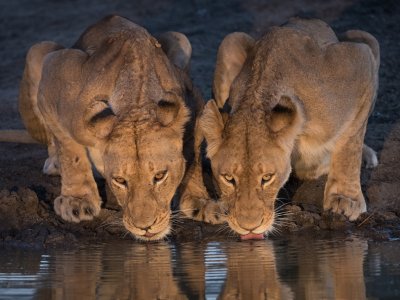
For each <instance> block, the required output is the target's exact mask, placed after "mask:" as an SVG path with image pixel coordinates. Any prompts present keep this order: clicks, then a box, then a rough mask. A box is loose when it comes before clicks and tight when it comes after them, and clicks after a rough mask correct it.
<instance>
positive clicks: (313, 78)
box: [188, 18, 380, 238]
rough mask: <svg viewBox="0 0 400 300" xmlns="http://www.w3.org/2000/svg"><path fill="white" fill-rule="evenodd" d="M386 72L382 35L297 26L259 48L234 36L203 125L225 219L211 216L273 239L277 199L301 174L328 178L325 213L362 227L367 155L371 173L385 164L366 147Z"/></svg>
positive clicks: (220, 58) (244, 233) (272, 33)
mask: <svg viewBox="0 0 400 300" xmlns="http://www.w3.org/2000/svg"><path fill="white" fill-rule="evenodd" d="M379 63H380V59H379V44H378V42H377V41H376V39H375V38H374V37H373V36H372V35H370V34H369V33H367V32H364V31H360V30H349V31H347V32H345V33H344V34H343V35H342V36H341V37H340V38H338V37H337V36H336V35H335V33H334V32H333V30H332V29H331V28H330V27H329V26H328V25H327V24H326V23H324V22H323V21H320V20H316V19H311V20H305V19H300V18H293V19H291V20H290V21H289V22H288V23H287V24H284V25H282V26H280V27H272V28H271V29H270V30H269V32H268V33H266V34H265V35H264V36H263V37H262V38H260V39H259V40H258V41H255V40H254V39H253V38H252V37H250V36H249V35H247V34H245V33H240V32H236V33H232V34H229V35H228V36H226V37H225V39H224V40H223V41H222V43H221V45H220V47H219V50H218V54H217V63H216V69H215V76H214V84H213V93H214V97H215V100H210V101H208V102H207V104H206V105H205V107H204V110H203V113H202V115H201V116H200V119H199V127H200V130H201V131H202V134H203V135H204V137H205V140H206V142H207V150H206V152H207V156H208V158H209V159H210V162H211V169H212V174H213V179H214V182H215V185H216V188H217V190H218V192H219V201H218V202H217V203H218V205H219V207H220V212H218V210H215V209H213V210H209V213H210V214H214V215H215V216H216V215H219V216H220V218H219V219H220V220H219V221H220V222H224V221H227V222H228V224H229V226H230V228H231V229H232V230H233V231H234V232H236V233H237V234H239V235H240V236H241V237H243V238H262V236H263V235H264V234H265V233H268V232H269V231H271V230H272V229H273V226H274V219H275V216H276V213H275V210H274V203H275V199H276V197H277V193H278V191H279V190H280V189H281V188H282V186H283V185H284V184H285V182H286V181H287V180H288V178H289V175H290V174H291V172H292V170H293V173H294V174H295V175H296V176H297V177H298V178H300V179H315V178H318V177H320V176H321V175H324V174H327V182H326V185H325V191H324V200H323V208H324V210H325V211H332V212H334V213H339V214H344V215H345V216H346V217H348V218H349V220H350V221H353V220H356V219H357V218H358V217H359V216H360V214H361V213H363V212H365V211H366V203H365V199H364V196H363V194H362V191H361V185H360V169H361V160H362V153H363V152H364V154H365V160H366V161H367V165H368V167H373V166H375V165H376V164H377V158H376V153H375V152H374V151H373V150H372V149H371V148H369V147H368V146H366V145H364V144H363V140H364V135H365V130H366V126H367V120H368V117H369V115H370V113H371V111H372V109H373V107H374V104H375V99H376V95H377V89H378V69H379ZM363 149H364V151H363ZM213 207H214V208H215V205H213ZM193 209H194V210H193V211H195V210H196V208H193ZM193 211H192V212H188V214H190V213H193ZM210 218H213V217H210ZM213 220H214V222H218V220H215V218H214V219H213Z"/></svg>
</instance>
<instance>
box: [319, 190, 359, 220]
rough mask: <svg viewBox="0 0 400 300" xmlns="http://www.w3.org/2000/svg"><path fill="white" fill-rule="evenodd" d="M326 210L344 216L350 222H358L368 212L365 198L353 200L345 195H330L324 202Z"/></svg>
mask: <svg viewBox="0 0 400 300" xmlns="http://www.w3.org/2000/svg"><path fill="white" fill-rule="evenodd" d="M324 210H330V211H332V212H334V213H337V214H343V215H345V216H346V217H348V218H349V220H350V221H354V220H356V219H357V218H358V217H359V216H360V214H362V213H363V212H366V211H367V207H366V204H365V200H364V198H361V199H352V198H349V197H346V196H344V195H339V194H334V195H329V196H328V197H327V199H325V200H324Z"/></svg>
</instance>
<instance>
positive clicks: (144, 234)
mask: <svg viewBox="0 0 400 300" xmlns="http://www.w3.org/2000/svg"><path fill="white" fill-rule="evenodd" d="M123 221H124V226H125V228H126V229H127V230H128V231H129V232H130V233H131V234H132V235H133V236H134V237H135V238H136V239H138V240H142V241H156V240H161V239H163V238H165V236H166V235H168V234H169V233H170V230H171V225H170V222H169V215H168V214H167V215H166V216H165V217H163V218H161V220H160V222H157V223H156V224H153V225H152V226H151V228H148V229H144V230H143V229H141V228H138V227H136V226H135V225H134V224H133V223H132V222H130V221H128V219H127V218H124V220H123Z"/></svg>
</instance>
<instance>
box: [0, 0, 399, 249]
mask: <svg viewBox="0 0 400 300" xmlns="http://www.w3.org/2000/svg"><path fill="white" fill-rule="evenodd" d="M111 13H116V14H120V15H122V16H125V17H128V18H130V19H131V20H133V21H134V22H136V23H138V24H140V25H142V26H143V27H145V28H147V29H148V30H149V31H150V32H151V33H154V34H156V33H160V32H163V31H168V30H175V31H180V32H183V33H185V34H186V35H187V36H188V38H189V39H190V41H191V43H192V47H193V58H192V67H191V73H192V78H193V81H194V83H195V84H196V85H197V86H199V87H200V88H201V90H202V91H203V94H204V96H205V99H208V98H209V97H210V94H211V84H212V75H213V71H214V63H215V56H216V51H217V48H218V45H219V43H220V41H221V40H222V39H223V37H224V36H225V35H226V34H228V33H230V32H233V31H244V32H247V33H250V34H251V35H253V36H254V37H259V36H261V35H262V33H263V32H265V31H266V30H267V29H268V28H269V27H270V26H272V25H279V24H281V23H283V22H285V21H286V20H287V19H288V18H289V17H291V16H296V15H299V16H307V17H317V18H321V19H323V20H325V21H327V22H328V23H329V24H331V25H332V26H333V28H334V29H335V30H336V32H341V31H345V30H348V29H353V28H357V29H362V30H365V31H368V32H370V33H372V34H373V35H374V36H375V37H376V38H377V39H378V41H379V42H380V46H381V69H380V90H379V96H378V100H377V103H376V107H375V110H374V112H373V114H372V116H371V117H370V119H369V123H368V131H367V135H366V143H367V144H368V145H370V146H371V147H372V148H374V149H375V150H376V151H378V154H379V158H380V164H379V166H378V167H377V168H376V169H374V170H372V171H367V170H365V169H363V171H362V184H363V189H364V192H365V195H366V198H367V201H368V207H369V211H368V213H365V214H364V215H363V216H362V217H361V218H360V220H358V221H357V222H354V223H350V222H348V221H346V220H345V218H342V217H339V216H332V215H329V214H324V213H321V202H322V191H323V180H319V181H316V182H298V181H296V180H291V182H290V183H289V184H288V186H287V187H286V188H285V189H284V190H283V192H282V194H283V196H282V197H284V198H286V199H291V198H292V199H293V202H292V203H291V204H289V205H287V206H286V207H285V210H286V211H287V212H289V213H288V215H287V218H288V220H289V221H285V223H282V225H281V231H282V233H281V234H289V233H296V234H299V233H306V234H310V233H311V234H323V233H324V232H326V231H328V230H341V231H352V232H358V233H359V234H360V235H364V236H367V237H370V238H373V239H383V240H391V239H396V238H400V199H399V195H400V151H399V149H400V121H399V120H400V117H399V116H400V101H399V94H400V91H399V89H398V86H399V83H400V75H399V74H400V60H399V59H398V55H399V53H400V40H399V35H398V34H399V32H400V22H399V21H400V8H399V5H398V3H397V1H395V0H387V1H382V0H365V1H357V0H336V1H334V0H324V1H313V0H300V1H289V0H285V1H283V0H271V1H256V0H247V1H245V0H232V1H222V0H221V1H219V0H191V1H188V0H175V1H174V0H153V1H145V0H137V1H122V0H104V1H95V0H86V1H79V0H68V1H54V0H18V1H1V2H0V41H1V47H0V70H1V71H0V89H1V93H0V103H1V105H0V115H1V117H0V129H19V128H23V125H22V123H21V121H20V118H19V115H18V109H17V97H18V85H19V81H20V78H21V75H22V71H23V67H24V60H25V54H26V51H27V50H28V48H29V47H30V46H31V45H33V44H34V43H36V42H39V41H42V40H53V41H56V42H58V43H60V44H63V45H66V46H68V45H72V44H73V42H74V41H75V39H77V37H78V36H79V35H80V33H81V32H82V31H83V30H84V29H85V28H86V27H87V26H88V25H90V24H92V23H94V22H95V21H97V20H98V19H100V18H102V17H103V16H105V15H107V14H111ZM46 155H47V153H46V149H45V148H44V147H43V146H40V145H33V144H32V145H25V144H12V143H0V242H3V243H6V244H12V245H16V246H27V247H32V246H34V247H42V246H57V245H71V244H74V243H78V241H80V240H81V238H83V237H85V238H96V239H103V238H107V239H108V238H130V237H129V235H127V234H126V231H125V230H124V229H123V228H122V227H121V226H115V225H113V224H115V223H118V222H116V221H117V220H118V219H119V217H120V213H119V212H118V211H117V210H116V209H115V207H112V206H109V205H108V206H107V205H106V207H105V208H104V209H103V210H102V212H101V215H100V217H98V218H97V219H96V220H95V221H93V222H84V223H82V224H79V225H74V224H69V223H66V222H64V221H62V220H61V219H60V218H58V217H57V216H55V214H54V212H53V209H52V202H53V199H54V198H55V197H56V196H57V195H58V194H59V191H60V180H59V178H57V177H49V176H45V175H43V174H42V173H41V169H42V166H43V163H44V160H45V159H46ZM100 184H101V183H100ZM216 235H217V233H216V230H215V227H212V226H209V225H204V224H200V223H195V222H191V221H189V222H186V224H184V225H181V226H179V228H176V229H175V235H174V237H173V238H178V239H193V238H208V237H210V238H215V237H216ZM220 235H221V234H220Z"/></svg>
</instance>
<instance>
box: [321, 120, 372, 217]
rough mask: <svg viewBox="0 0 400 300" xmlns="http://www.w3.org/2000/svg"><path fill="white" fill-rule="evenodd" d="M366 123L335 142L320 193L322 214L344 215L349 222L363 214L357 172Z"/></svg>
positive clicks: (359, 165)
mask: <svg viewBox="0 0 400 300" xmlns="http://www.w3.org/2000/svg"><path fill="white" fill-rule="evenodd" d="M365 130H366V122H364V124H363V125H362V127H361V128H360V129H359V130H358V131H357V132H356V133H355V134H354V135H347V136H344V137H342V138H341V139H339V141H338V142H337V144H336V146H335V148H334V150H333V153H332V159H331V164H330V170H329V173H328V179H327V182H326V185H325V192H324V210H332V211H333V212H335V213H340V214H344V215H345V216H347V217H348V218H349V219H350V220H351V221H352V220H356V219H357V218H358V217H359V215H360V214H361V213H363V212H365V211H366V210H367V207H366V203H365V199H364V196H363V194H362V191H361V183H360V172H361V158H362V149H363V141H364V135H365Z"/></svg>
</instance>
